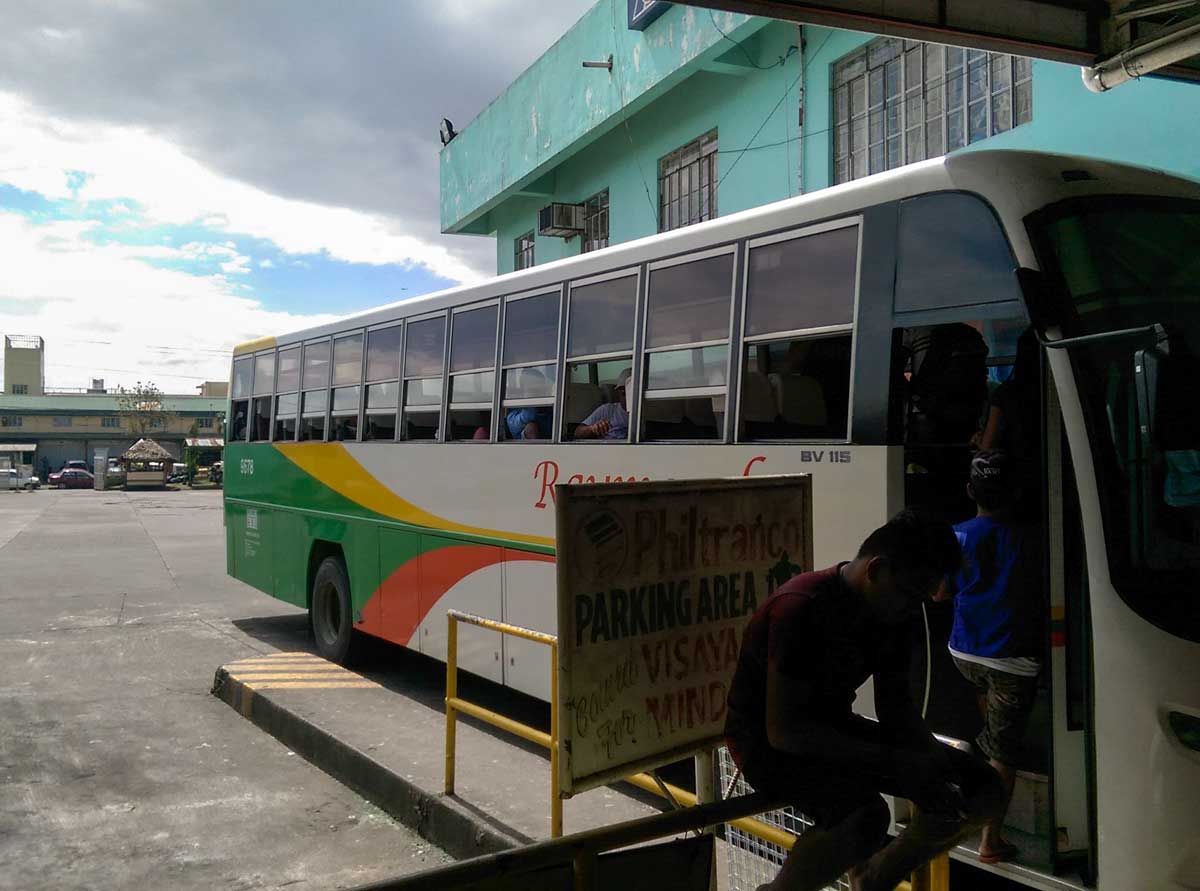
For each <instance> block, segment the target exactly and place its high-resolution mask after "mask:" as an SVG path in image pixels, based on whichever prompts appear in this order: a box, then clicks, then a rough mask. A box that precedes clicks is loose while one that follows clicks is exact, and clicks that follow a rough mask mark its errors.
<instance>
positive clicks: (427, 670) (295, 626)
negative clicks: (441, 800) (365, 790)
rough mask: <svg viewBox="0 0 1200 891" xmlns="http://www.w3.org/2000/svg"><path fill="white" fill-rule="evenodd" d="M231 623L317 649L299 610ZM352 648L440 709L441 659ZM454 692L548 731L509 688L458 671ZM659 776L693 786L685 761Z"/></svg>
mask: <svg viewBox="0 0 1200 891" xmlns="http://www.w3.org/2000/svg"><path fill="white" fill-rule="evenodd" d="M233 624H234V625H235V626H236V627H237V628H239V629H240V630H241V631H243V632H245V633H246V634H248V635H250V636H251V637H253V638H255V639H257V640H260V641H262V642H263V643H266V644H268V645H270V646H272V647H277V648H278V649H280V650H284V651H293V652H295V651H303V652H308V653H315V652H316V646H315V644H314V643H313V639H312V634H311V632H310V630H309V625H308V616H307V615H305V614H303V613H300V614H296V615H291V616H262V617H254V618H246V619H235V620H234V622H233ZM355 646H356V647H357V650H356V652H355V654H354V661H353V662H352V663H351V664H350V665H348V666H347V667H348V668H352V669H353V670H354V671H356V672H358V673H359V674H361V675H362V676H363V677H366V678H368V679H370V680H372V681H374V682H375V683H377V684H379V685H380V686H382V687H384V688H386V689H388V690H390V691H391V692H393V693H397V694H399V695H401V696H404V697H405V698H407V699H409V700H413V701H415V702H418V703H420V704H421V705H424V706H426V707H427V708H430V709H434V710H435V711H444V709H445V696H446V664H445V663H444V662H441V661H438V660H436V659H433V658H431V657H429V656H424V655H422V654H421V653H418V652H416V651H415V650H410V649H408V648H407V647H402V646H399V645H397V644H392V643H388V642H387V641H383V640H379V639H378V638H373V637H368V636H366V635H360V636H359V639H358V640H357V641H356V643H355ZM458 695H459V696H460V697H462V698H463V699H466V700H468V701H470V702H474V703H476V704H478V705H480V706H482V707H483V708H486V709H490V710H492V711H495V712H499V713H500V714H502V715H504V716H506V717H509V718H512V719H513V720H514V721H520V722H521V723H522V724H526V725H528V726H530V727H536V728H537V729H538V730H541V731H544V732H547V733H548V732H549V731H550V706H549V704H548V703H546V702H543V701H542V700H540V699H535V698H534V697H532V696H528V695H526V694H524V693H521V692H519V691H517V690H514V689H512V688H510V687H505V686H503V685H501V684H497V683H495V682H494V681H489V680H487V679H485V678H481V677H479V676H478V675H474V674H471V673H470V672H468V671H462V670H460V671H459V673H458ZM458 720H459V721H461V722H463V723H465V724H468V725H470V726H472V727H474V728H476V729H477V730H479V731H480V732H482V733H486V734H487V735H489V736H491V737H493V738H495V739H498V740H502V741H503V742H505V743H507V744H508V745H511V746H516V747H519V748H521V749H523V750H524V751H526V752H531V753H533V754H536V755H539V756H541V757H544V758H545V759H546V761H547V763H548V762H549V760H550V754H549V752H547V751H546V750H545V749H543V748H542V747H541V746H539V745H537V744H536V743H532V742H528V741H527V740H523V739H521V738H520V737H516V736H513V735H512V734H509V733H505V732H504V731H502V730H498V729H497V728H495V727H492V726H491V725H490V724H485V723H484V722H482V721H477V720H476V719H474V718H471V717H468V716H464V715H459V718H458ZM660 774H661V775H662V777H663V779H665V780H666V781H667V782H669V783H673V784H674V785H677V786H680V787H682V788H685V789H689V790H691V789H694V788H695V776H694V773H693V769H692V762H691V760H690V759H689V760H686V761H680V762H676V763H675V764H670V765H667V766H666V767H664V768H662V769H661V770H660ZM620 788H621V791H622V793H624V794H626V795H630V796H632V797H634V798H637V799H639V800H641V801H644V802H646V803H653V804H654V805H656V806H661V803H662V800H661V799H659V798H657V797H655V796H653V795H650V794H649V793H646V792H643V791H641V790H640V789H636V788H634V787H632V786H628V785H622V786H621V787H620Z"/></svg>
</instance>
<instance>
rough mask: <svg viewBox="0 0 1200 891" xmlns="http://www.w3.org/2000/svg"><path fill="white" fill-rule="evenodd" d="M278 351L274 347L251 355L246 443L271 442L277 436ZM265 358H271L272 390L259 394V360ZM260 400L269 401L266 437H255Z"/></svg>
mask: <svg viewBox="0 0 1200 891" xmlns="http://www.w3.org/2000/svg"><path fill="white" fill-rule="evenodd" d="M278 352H279V351H278V350H277V349H275V348H274V347H272V348H271V349H268V350H259V351H258V352H256V353H251V354H250V358H251V359H252V360H253V361H252V362H251V363H250V372H251V373H250V405H249V406H248V407H247V411H246V442H271V438H272V437H273V436H274V435H275V378H276V377H278V374H279V356H278ZM264 356H270V357H271V369H272V374H271V389H270V390H268V391H267V392H266V393H259V392H257V390H258V386H257V381H258V360H259V359H260V358H262V357H264ZM259 399H266V400H268V404H267V435H266V436H265V437H256V436H255V435H254V423H255V409H254V406H255V403H256V402H258V400H259Z"/></svg>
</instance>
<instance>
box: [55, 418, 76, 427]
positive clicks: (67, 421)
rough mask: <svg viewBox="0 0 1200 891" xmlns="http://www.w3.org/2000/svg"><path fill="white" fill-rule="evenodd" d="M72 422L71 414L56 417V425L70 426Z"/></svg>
mask: <svg viewBox="0 0 1200 891" xmlns="http://www.w3.org/2000/svg"><path fill="white" fill-rule="evenodd" d="M71 423H72V420H71V416H70V415H56V416H55V418H54V426H55V427H70V426H71Z"/></svg>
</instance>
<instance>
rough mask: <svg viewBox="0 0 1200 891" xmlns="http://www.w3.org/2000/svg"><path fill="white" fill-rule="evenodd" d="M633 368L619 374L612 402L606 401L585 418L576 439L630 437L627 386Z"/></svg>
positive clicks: (576, 431) (576, 429) (577, 431)
mask: <svg viewBox="0 0 1200 891" xmlns="http://www.w3.org/2000/svg"><path fill="white" fill-rule="evenodd" d="M632 375H633V371H632V369H629V368H626V369H625V370H624V371H622V372H621V373H620V374H619V375H617V385H616V387H615V388H614V390H613V396H614V397H615V398H614V399H613V401H612V402H604V403H601V404H600V405H598V406H596V409H595V410H594V411H593V412H592V413H591V414H590V415H588V416H587V417H586V418H584V419H583V423H582V424H580V425H579V426H578V427H576V428H575V438H576V439H628V438H629V410H628V409H627V408H626V407H625V400H626V396H625V393H626V389H625V388H626V386H627V385H628V383H629V378H630V377H632Z"/></svg>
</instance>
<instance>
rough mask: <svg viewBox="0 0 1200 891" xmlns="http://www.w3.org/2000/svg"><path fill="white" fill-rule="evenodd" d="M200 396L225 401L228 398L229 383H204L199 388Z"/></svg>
mask: <svg viewBox="0 0 1200 891" xmlns="http://www.w3.org/2000/svg"><path fill="white" fill-rule="evenodd" d="M196 389H198V390H199V391H200V395H201V396H208V397H211V398H214V399H216V398H219V399H227V398H229V381H205V382H204V383H202V384H201V385H200V386H199V387H197V388H196Z"/></svg>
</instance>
